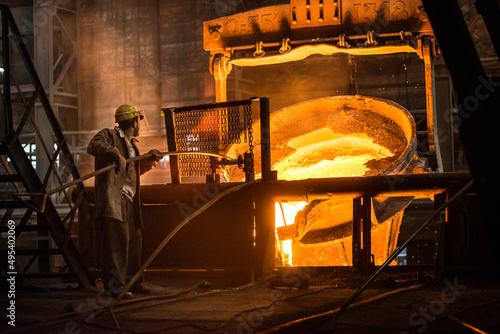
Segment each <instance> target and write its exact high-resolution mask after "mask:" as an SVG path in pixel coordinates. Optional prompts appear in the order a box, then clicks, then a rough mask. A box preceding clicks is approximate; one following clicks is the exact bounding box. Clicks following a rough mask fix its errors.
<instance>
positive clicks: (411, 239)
mask: <svg viewBox="0 0 500 334" xmlns="http://www.w3.org/2000/svg"><path fill="white" fill-rule="evenodd" d="M473 184H474V181H472V180H471V181H469V183H467V184H466V185H465V186H464V187H463V188H462V189H460V190H459V191H458V192H457V193H456V194H455V195H453V196H452V197H451V198H450V199H449V200H448V201H447V202H446V203H443V204H442V205H441V206H440V207H439V208H437V210H436V211H434V213H433V214H432V215H431V216H430V217H429V218H428V219H427V220H426V221H425V223H423V224H422V226H420V227H419V228H418V230H416V231H415V233H413V235H412V236H411V237H410V238H408V240H406V241H405V242H404V243H403V244H402V245H401V246H400V247H399V248H398V249H396V250H395V251H394V253H392V255H391V256H390V257H389V258H388V259H387V260H386V261H385V262H384V264H382V265H381V266H380V268H378V269H377V271H375V273H373V274H372V276H371V277H370V278H369V279H367V280H366V281H365V283H363V285H362V286H361V287H360V288H359V289H358V290H357V291H356V292H355V293H354V294H353V295H352V296H351V297H350V298H349V299H348V300H346V301H345V302H344V304H342V306H341V307H340V310H339V312H337V313H336V314H335V318H334V324H335V322H336V321H337V318H338V316H339V315H340V314H341V313H342V312H344V311H345V310H346V309H347V308H348V307H349V305H351V303H352V302H353V301H354V300H356V298H358V297H359V295H360V294H361V293H362V292H363V291H364V290H365V289H366V288H367V287H368V285H369V284H370V283H371V282H373V280H374V279H375V278H377V277H378V275H380V273H381V272H382V270H384V269H385V268H386V267H387V266H388V265H389V264H390V263H391V262H392V261H393V260H394V259H395V258H396V257H397V256H398V255H399V253H401V252H402V251H403V249H405V248H406V246H408V244H409V243H410V242H411V241H413V239H415V237H416V236H417V235H419V234H420V232H422V231H423V230H424V229H425V228H426V227H427V225H429V223H430V222H431V221H432V220H433V219H434V218H436V216H437V215H438V214H439V213H441V211H443V210H444V209H445V208H446V207H448V206H449V205H450V204H452V203H453V202H454V201H455V200H456V199H457V198H459V197H460V196H462V195H463V194H464V193H465V192H466V191H467V190H468V189H469V188H470V187H471V186H472V185H473Z"/></svg>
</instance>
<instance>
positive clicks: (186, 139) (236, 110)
mask: <svg viewBox="0 0 500 334" xmlns="http://www.w3.org/2000/svg"><path fill="white" fill-rule="evenodd" d="M251 105H252V100H243V101H234V102H224V103H214V104H207V105H198V106H192V107H182V108H165V109H163V112H164V113H165V117H172V121H173V122H172V123H173V126H174V129H169V127H168V126H167V137H168V132H169V131H173V132H175V146H176V148H175V149H176V150H177V151H187V152H191V151H192V152H211V153H219V152H220V151H222V150H225V149H226V147H227V146H228V145H230V144H233V143H240V142H241V140H244V142H245V143H247V142H248V143H249V146H250V151H252V150H253V144H252V142H253V136H252V108H251ZM170 115H171V116H170ZM166 123H167V124H168V123H169V122H166ZM178 159H179V160H178V166H179V176H180V177H203V176H206V175H211V174H214V173H215V169H216V166H215V162H214V158H213V157H210V156H204V155H198V154H192V155H191V154H187V155H181V156H179V157H178Z"/></svg>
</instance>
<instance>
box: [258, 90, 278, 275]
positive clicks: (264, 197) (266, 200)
mask: <svg viewBox="0 0 500 334" xmlns="http://www.w3.org/2000/svg"><path fill="white" fill-rule="evenodd" d="M260 140H261V146H260V154H261V165H262V181H263V183H266V182H269V181H273V180H275V179H276V175H277V174H273V173H272V172H271V131H270V111H269V99H268V98H261V99H260ZM257 195H258V196H257V197H255V257H254V261H255V263H254V274H255V277H256V278H259V277H261V276H264V275H269V274H271V273H272V270H273V269H274V264H275V263H274V262H275V236H274V231H275V221H274V217H275V212H274V210H275V208H274V201H273V199H272V198H271V196H269V195H268V194H267V193H266V191H265V190H264V191H263V192H260V193H259V194H257Z"/></svg>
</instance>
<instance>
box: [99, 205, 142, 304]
mask: <svg viewBox="0 0 500 334" xmlns="http://www.w3.org/2000/svg"><path fill="white" fill-rule="evenodd" d="M121 205H122V221H116V220H105V221H103V222H102V225H103V226H102V271H103V274H102V279H103V283H104V289H105V290H106V291H109V292H110V293H111V294H112V295H117V294H119V293H120V292H121V291H122V289H123V288H124V287H125V285H127V284H128V282H129V281H130V280H131V279H132V277H134V275H135V274H136V273H137V272H138V271H139V269H140V268H141V250H142V235H141V229H140V227H139V224H136V222H135V221H134V205H133V204H132V203H131V202H130V200H129V199H127V198H126V197H125V196H122V200H121ZM142 281H143V276H142V272H141V275H140V276H139V279H138V280H137V282H136V284H140V283H141V282H142Z"/></svg>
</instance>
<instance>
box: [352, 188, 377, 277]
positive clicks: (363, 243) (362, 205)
mask: <svg viewBox="0 0 500 334" xmlns="http://www.w3.org/2000/svg"><path fill="white" fill-rule="evenodd" d="M371 257H372V254H371V198H370V197H368V196H363V197H360V198H353V215H352V265H353V267H354V269H355V270H357V271H358V272H359V273H360V274H361V275H368V274H370V273H371V272H372V271H373V263H372V260H371Z"/></svg>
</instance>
